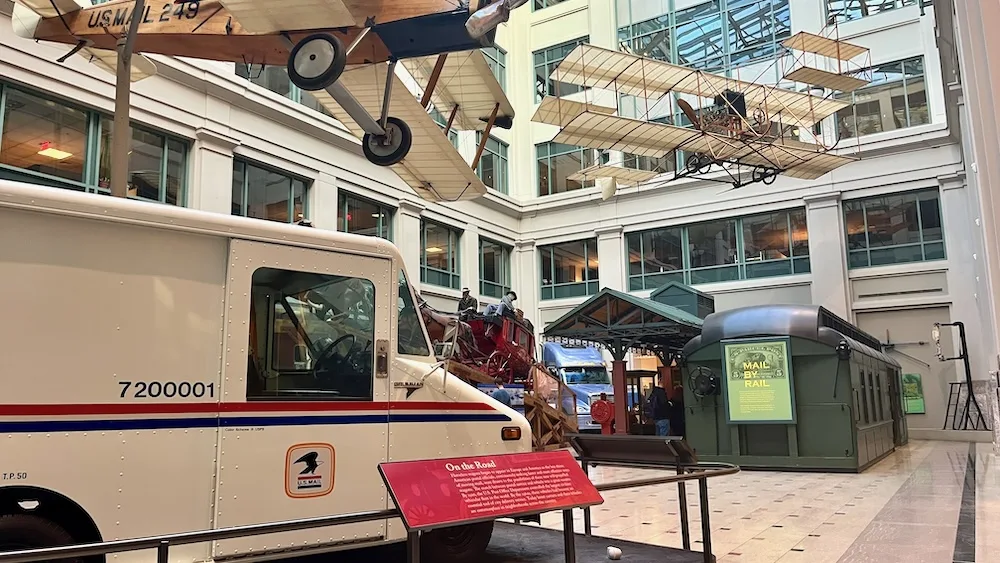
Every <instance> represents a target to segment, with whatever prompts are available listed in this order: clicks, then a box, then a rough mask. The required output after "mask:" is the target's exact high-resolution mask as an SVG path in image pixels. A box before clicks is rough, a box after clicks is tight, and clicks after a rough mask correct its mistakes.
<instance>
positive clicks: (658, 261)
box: [625, 209, 810, 291]
mask: <svg viewBox="0 0 1000 563" xmlns="http://www.w3.org/2000/svg"><path fill="white" fill-rule="evenodd" d="M625 241H626V242H625V243H626V247H627V250H628V256H629V276H628V277H629V284H628V287H629V291H641V290H645V289H656V288H658V287H660V286H662V285H664V284H665V283H668V282H672V281H676V282H680V283H685V284H688V285H696V284H700V283H713V282H721V281H734V280H742V279H754V278H765V277H772V276H785V275H791V274H804V273H808V272H809V270H810V268H809V234H808V231H807V229H806V212H805V209H795V210H792V211H777V212H773V213H765V214H760V215H751V216H747V217H739V218H735V219H721V220H717V221H709V222H705V223H696V224H693V225H685V226H676V227H663V228H659V229H651V230H648V231H639V232H633V233H628V234H626V236H625ZM740 248H742V249H743V250H742V252H741V251H740Z"/></svg>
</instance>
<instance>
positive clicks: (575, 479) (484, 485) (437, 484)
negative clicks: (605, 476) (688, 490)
mask: <svg viewBox="0 0 1000 563" xmlns="http://www.w3.org/2000/svg"><path fill="white" fill-rule="evenodd" d="M378 470H379V474H380V475H381V476H382V480H383V481H384V482H385V486H386V490H388V491H389V495H390V496H391V497H392V500H393V502H394V503H396V506H397V507H398V508H399V512H400V518H401V519H402V521H403V526H404V527H405V528H406V559H407V562H408V563H420V542H421V534H422V533H423V532H429V531H432V530H437V529H440V528H450V527H454V526H463V525H469V524H477V523H480V522H490V521H493V520H496V519H497V518H523V517H525V516H530V515H534V514H540V513H542V512H553V511H556V510H560V511H562V513H563V549H564V550H565V554H566V563H576V538H575V534H576V530H575V529H574V526H573V509H574V508H582V509H588V508H590V507H592V506H595V505H598V504H601V503H603V502H604V499H603V498H602V497H601V493H599V492H598V491H597V489H596V488H595V487H594V484H593V483H591V482H590V479H589V478H588V477H587V475H586V474H585V473H584V471H583V469H582V468H581V467H580V466H579V465H578V464H577V462H576V459H574V457H573V455H572V454H571V453H569V452H568V451H565V450H563V451H553V452H532V453H521V454H500V455H485V456H478V457H461V458H448V459H431V460H420V461H399V462H387V463H380V464H379V465H378Z"/></svg>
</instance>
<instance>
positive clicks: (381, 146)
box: [361, 117, 413, 166]
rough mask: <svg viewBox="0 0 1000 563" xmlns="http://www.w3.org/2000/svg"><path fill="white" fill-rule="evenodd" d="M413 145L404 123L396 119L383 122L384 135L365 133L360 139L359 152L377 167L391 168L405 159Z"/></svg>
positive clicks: (387, 119) (410, 134) (392, 118)
mask: <svg viewBox="0 0 1000 563" xmlns="http://www.w3.org/2000/svg"><path fill="white" fill-rule="evenodd" d="M411 145H413V133H411V132H410V127H409V126H408V125H407V124H406V122H405V121H403V120H402V119H399V118H398V117H388V118H386V120H385V135H372V134H371V133H365V136H364V138H363V139H361V150H362V151H364V153H365V158H367V159H368V160H369V161H370V162H372V163H374V164H377V165H379V166H392V165H393V164H396V163H397V162H399V161H401V160H403V159H404V158H406V154H407V153H409V152H410V146H411Z"/></svg>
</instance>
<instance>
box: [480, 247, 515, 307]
mask: <svg viewBox="0 0 1000 563" xmlns="http://www.w3.org/2000/svg"><path fill="white" fill-rule="evenodd" d="M486 244H492V245H494V246H496V247H497V248H498V249H499V251H500V264H501V268H500V269H501V273H500V278H501V279H500V281H494V280H488V279H486V261H485V257H484V252H483V247H484V246H485V245H486ZM512 251H513V248H511V247H510V246H508V245H506V244H503V243H501V242H498V241H495V240H493V239H489V238H485V237H479V295H480V297H489V298H491V299H500V298H501V297H503V296H504V294H506V293H507V292H508V291H510V289H511V275H510V274H511V261H510V256H511V253H512ZM487 288H492V289H495V290H497V293H496V294H494V293H492V292H488V291H486V290H487Z"/></svg>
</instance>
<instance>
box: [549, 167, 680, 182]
mask: <svg viewBox="0 0 1000 563" xmlns="http://www.w3.org/2000/svg"><path fill="white" fill-rule="evenodd" d="M660 174H662V172H652V171H649V170H639V169H636V168H625V167H624V166H614V165H609V164H594V165H591V166H588V167H586V168H584V169H583V170H581V171H579V172H574V173H572V174H570V175H569V176H567V177H566V179H567V180H571V181H574V182H586V181H587V180H593V179H595V178H612V179H614V180H615V181H616V182H619V183H622V184H641V183H643V182H648V181H649V180H652V179H653V178H655V177H657V176H659V175H660Z"/></svg>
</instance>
